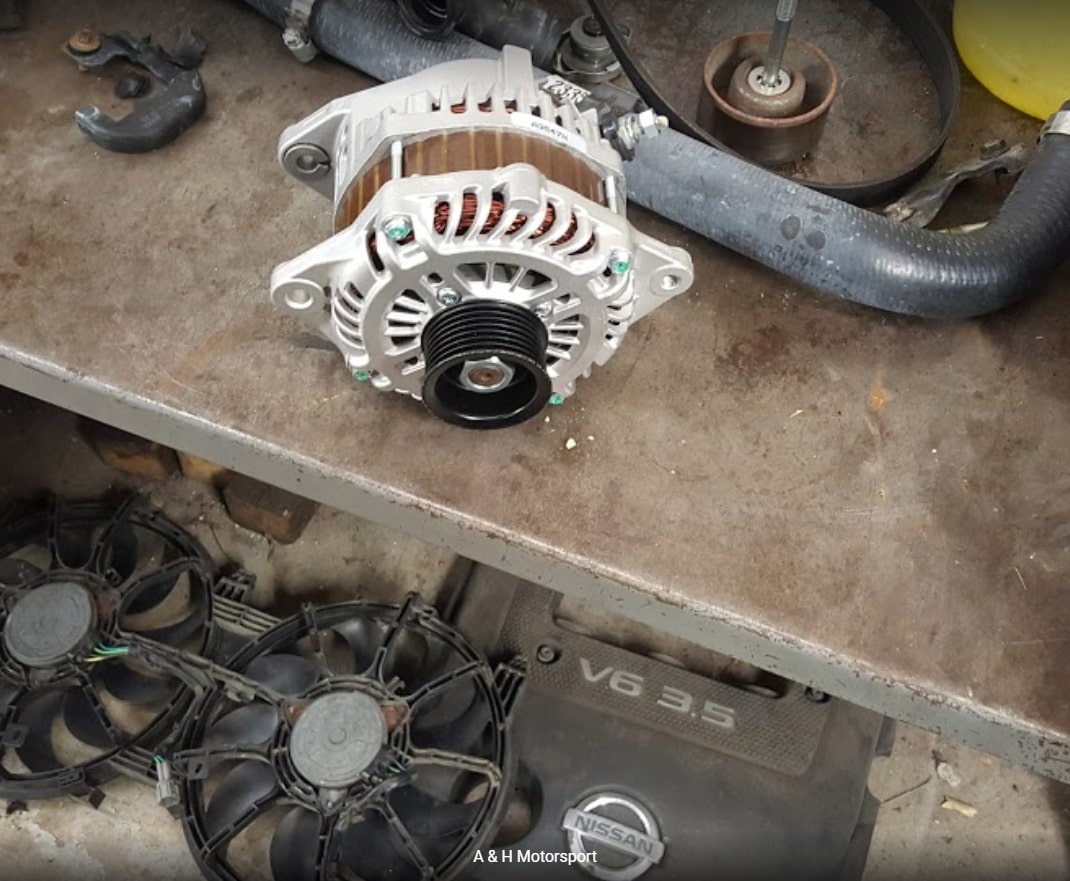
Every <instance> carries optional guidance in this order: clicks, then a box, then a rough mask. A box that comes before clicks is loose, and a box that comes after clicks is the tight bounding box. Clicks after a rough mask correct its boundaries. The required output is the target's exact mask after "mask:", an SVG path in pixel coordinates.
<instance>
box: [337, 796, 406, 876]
mask: <svg viewBox="0 0 1070 881" xmlns="http://www.w3.org/2000/svg"><path fill="white" fill-rule="evenodd" d="M335 841H336V842H337V848H338V859H339V861H340V862H341V863H342V864H343V865H344V866H346V867H348V868H349V869H350V870H351V871H352V872H353V873H354V874H356V875H357V876H358V877H359V878H360V879H361V881H395V879H401V878H409V877H412V876H413V874H414V870H413V868H412V862H411V860H409V859H408V857H406V856H404V855H403V854H402V853H400V852H399V848H400V847H401V843H400V842H398V841H397V835H396V833H394V832H393V831H392V830H391V828H390V825H389V824H388V823H387V821H386V819H385V818H384V817H382V816H381V815H380V814H376V813H372V812H371V811H368V812H367V813H365V815H364V821H363V822H361V823H357V824H356V825H354V826H350V827H348V828H347V829H345V830H344V831H342V832H339V833H337V834H336V835H335ZM417 874H418V873H417Z"/></svg>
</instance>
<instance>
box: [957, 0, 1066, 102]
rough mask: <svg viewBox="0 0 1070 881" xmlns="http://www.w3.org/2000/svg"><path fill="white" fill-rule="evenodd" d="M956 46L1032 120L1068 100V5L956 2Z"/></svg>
mask: <svg viewBox="0 0 1070 881" xmlns="http://www.w3.org/2000/svg"><path fill="white" fill-rule="evenodd" d="M955 44H956V45H957V46H958V50H959V54H960V55H961V56H962V60H963V61H964V62H965V63H966V66H967V67H968V68H969V69H970V73H972V74H973V75H974V76H975V77H977V79H978V80H980V81H981V83H982V84H983V85H984V87H985V88H986V89H988V90H989V91H990V92H992V93H993V94H994V95H995V96H996V97H998V98H1000V99H1002V100H1003V101H1006V102H1007V103H1008V104H1010V105H1011V106H1012V107H1015V108H1017V109H1018V110H1021V111H1023V112H1025V113H1028V114H1029V115H1030V116H1035V117H1037V118H1038V119H1047V118H1048V117H1049V116H1051V114H1053V113H1054V112H1055V111H1056V110H1058V109H1059V107H1061V106H1062V104H1063V102H1064V101H1067V100H1070V0H956V2H955Z"/></svg>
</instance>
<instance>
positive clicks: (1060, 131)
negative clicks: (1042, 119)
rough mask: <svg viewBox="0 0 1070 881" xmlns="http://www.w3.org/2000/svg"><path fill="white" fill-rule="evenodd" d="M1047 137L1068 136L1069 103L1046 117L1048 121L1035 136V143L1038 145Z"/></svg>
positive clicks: (1069, 133)
mask: <svg viewBox="0 0 1070 881" xmlns="http://www.w3.org/2000/svg"><path fill="white" fill-rule="evenodd" d="M1048 135H1070V101H1067V102H1066V103H1065V104H1063V106H1062V107H1060V108H1059V109H1058V110H1056V111H1055V112H1054V113H1053V114H1052V115H1051V116H1049V117H1048V121H1047V122H1046V123H1044V128H1042V129H1041V130H1040V134H1039V135H1037V143H1038V144H1039V143H1040V142H1041V141H1043V140H1044V139H1045V138H1046V137H1047V136H1048Z"/></svg>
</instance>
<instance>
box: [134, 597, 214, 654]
mask: <svg viewBox="0 0 1070 881" xmlns="http://www.w3.org/2000/svg"><path fill="white" fill-rule="evenodd" d="M207 617H208V614H207V611H206V609H205V608H204V607H203V606H198V607H197V608H196V609H194V610H193V611H192V612H191V613H190V615H189V617H187V618H183V619H182V620H181V621H176V622H175V623H174V624H168V625H167V626H166V627H157V628H156V629H155V630H142V631H139V635H140V636H143V637H145V639H152V640H155V641H156V642H162V643H163V644H164V645H170V646H180V645H182V644H183V643H184V642H185V641H186V640H187V639H189V638H190V637H191V636H193V634H194V633H196V632H197V631H198V630H199V629H200V627H201V626H202V625H203V624H204V622H205V620H206V619H207Z"/></svg>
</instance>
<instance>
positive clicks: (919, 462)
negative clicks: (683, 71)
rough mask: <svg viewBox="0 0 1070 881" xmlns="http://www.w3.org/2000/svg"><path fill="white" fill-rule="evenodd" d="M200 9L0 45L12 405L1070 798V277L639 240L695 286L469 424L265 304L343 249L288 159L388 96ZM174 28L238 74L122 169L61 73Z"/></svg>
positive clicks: (249, 20) (241, 16)
mask: <svg viewBox="0 0 1070 881" xmlns="http://www.w3.org/2000/svg"><path fill="white" fill-rule="evenodd" d="M190 7H191V8H189V9H186V5H185V4H170V5H168V6H166V7H165V6H158V5H155V4H149V5H145V4H135V3H129V4H125V5H123V6H122V7H121V8H120V7H116V8H111V7H108V6H107V4H98V5H96V6H94V13H93V16H92V20H91V21H85V20H84V19H85V16H86V15H87V13H86V12H85V11H84V10H83V11H81V12H80V11H79V8H75V7H74V6H73V5H67V4H57V5H56V6H55V7H54V8H48V5H47V4H32V5H31V11H32V17H31V20H30V22H29V24H30V27H29V29H28V30H27V31H24V32H21V33H13V34H5V35H2V36H0V50H2V51H0V106H2V107H3V109H4V119H3V122H2V123H0V186H2V194H3V198H2V201H0V383H3V384H4V385H7V386H10V387H12V388H15V389H19V390H21V391H24V392H26V393H29V394H31V395H35V396H37V397H40V398H43V399H47V400H49V401H52V402H54V403H57V404H59V405H61V406H64V407H67V408H69V409H72V410H75V411H77V412H81V413H85V414H88V415H91V416H93V417H95V418H97V419H100V420H103V421H106V422H110V423H112V424H114V425H117V426H119V427H122V428H125V429H127V430H129V431H132V432H136V433H139V434H142V435H144V436H147V437H150V438H153V439H157V440H160V441H164V442H166V443H168V444H170V445H172V446H175V447H178V448H180V449H184V450H189V451H191V452H194V453H197V454H200V455H202V456H206V457H208V458H210V459H214V460H216V461H218V462H220V463H222V464H224V465H227V466H229V467H232V468H234V469H236V470H238V471H241V472H245V473H248V474H251V475H253V476H255V477H258V478H261V479H263V480H266V481H269V482H271V483H274V484H276V485H279V486H283V487H286V488H288V489H291V490H294V491H296V492H299V493H302V494H304V495H307V496H309V497H311V498H314V499H317V500H319V501H322V502H324V503H327V504H330V505H334V506H336V507H339V508H344V509H347V510H349V511H352V512H356V513H359V514H362V515H365V516H367V517H370V518H373V519H376V520H379V521H382V522H384V523H387V524H390V525H394V526H397V527H400V528H402V529H405V530H408V531H410V532H412V533H415V534H418V535H420V536H422V537H424V538H426V539H427V540H429V541H432V542H436V543H440V544H444V545H449V546H451V547H453V548H455V549H456V550H458V551H459V552H461V553H464V554H466V555H468V556H470V557H472V558H475V559H477V560H480V561H483V562H486V563H489V564H491V565H494V566H497V567H498V568H501V569H504V570H508V571H510V572H513V573H516V574H518V575H521V576H524V577H527V578H529V579H531V580H534V581H537V582H541V583H544V584H548V585H551V586H552V587H554V588H556V589H558V590H560V591H562V592H566V593H572V594H579V595H583V596H585V597H588V598H589V599H591V600H594V601H597V602H600V603H602V604H603V605H604V606H606V607H607V608H610V609H612V610H614V611H618V612H622V613H624V614H626V615H629V616H632V617H634V618H638V619H640V620H643V621H645V622H647V623H650V624H654V625H656V626H658V627H660V628H662V629H664V630H666V631H670V632H673V633H675V634H678V635H681V636H684V637H687V638H689V639H692V640H694V641H696V642H698V643H700V644H703V645H705V646H708V647H711V648H714V649H717V650H719V651H722V652H724V653H726V654H729V655H733V656H736V657H739V658H741V659H744V660H747V661H750V662H752V663H754V664H757V665H758V666H761V667H764V668H766V669H769V670H772V671H774V672H777V673H781V674H784V675H786V676H789V677H792V678H795V679H799V680H803V681H805V682H807V683H810V684H813V685H815V686H817V687H819V688H821V689H824V690H825V691H828V692H830V693H832V694H835V695H840V696H843V697H846V698H850V699H852V700H855V701H857V702H859V703H861V704H864V705H866V706H869V707H873V708H875V709H877V710H880V711H882V712H885V713H888V714H890V715H893V716H896V717H898V718H900V719H905V720H908V721H911V722H915V723H918V724H920V725H923V726H926V727H928V728H932V729H937V730H940V731H942V732H943V733H944V734H945V735H947V736H950V737H956V738H959V739H961V740H963V741H965V742H967V743H970V744H973V745H976V746H979V747H981V748H983V749H986V750H989V751H991V752H994V753H997V754H999V755H1002V756H1004V757H1007V758H1009V759H1011V760H1013V761H1016V762H1021V763H1025V764H1027V765H1030V766H1032V767H1034V768H1036V769H1038V770H1040V771H1043V772H1044V773H1047V774H1050V775H1052V776H1054V777H1058V778H1061V779H1063V780H1070V699H1068V690H1067V688H1066V682H1067V667H1068V661H1070V602H1068V597H1067V592H1068V590H1070V580H1068V577H1067V574H1068V571H1070V468H1068V467H1067V460H1068V454H1067V438H1068V437H1070V318H1068V315H1070V306H1068V305H1067V300H1066V294H1067V293H1068V291H1070V271H1067V269H1066V268H1065V267H1064V270H1063V272H1062V273H1061V274H1060V275H1059V276H1058V277H1057V278H1056V279H1055V280H1054V281H1053V282H1052V283H1051V284H1050V286H1049V288H1048V289H1047V290H1046V291H1043V292H1040V293H1039V294H1038V296H1036V297H1035V298H1034V299H1032V300H1031V301H1029V302H1028V303H1026V304H1025V305H1023V306H1022V307H1020V308H1017V309H1015V310H1013V311H1012V312H1008V313H1006V314H1002V315H998V316H995V317H992V318H990V319H986V320H983V321H975V322H969V323H963V324H934V323H925V322H921V321H914V320H909V319H903V318H896V317H889V316H885V315H882V314H879V313H876V312H873V311H869V310H865V309H862V308H855V307H852V306H848V305H844V304H839V303H836V302H833V301H830V300H829V299H827V298H825V297H823V296H820V295H818V294H815V293H812V292H809V291H807V290H804V289H802V288H800V287H797V286H794V285H792V284H791V283H788V282H786V281H785V280H783V279H781V278H778V277H776V276H774V275H773V274H771V273H769V272H766V271H765V270H763V269H761V268H760V267H757V266H755V265H753V264H750V263H747V262H746V261H744V260H743V259H741V258H739V257H736V256H734V255H732V254H730V253H728V252H726V251H724V250H722V249H719V248H717V247H715V246H713V245H711V244H709V243H707V242H704V241H702V240H700V239H697V238H694V237H691V236H688V235H686V234H684V233H683V232H681V231H680V230H678V229H677V228H675V227H673V226H672V225H670V224H668V223H666V222H664V221H661V220H659V219H657V218H654V217H652V216H649V215H641V214H637V216H638V222H639V225H640V226H641V227H642V228H643V229H644V230H646V231H647V232H649V233H652V234H654V235H656V236H659V237H662V238H664V239H666V240H668V241H670V242H672V243H673V244H679V245H682V246H685V247H687V248H689V249H690V250H691V251H692V253H693V255H694V257H695V262H696V270H697V278H698V281H697V283H696V285H695V288H694V290H693V291H692V292H690V293H689V294H687V295H684V296H682V297H680V298H677V299H676V300H674V301H673V302H672V303H670V304H668V305H666V306H665V307H663V308H662V309H661V310H660V311H658V312H657V313H655V314H654V315H652V316H650V317H649V318H647V319H645V320H643V321H642V322H640V323H639V324H638V326H636V327H635V328H634V330H633V331H632V332H631V333H630V334H629V336H628V337H627V339H626V340H625V342H624V345H623V346H622V348H621V351H620V353H619V354H618V355H617V356H616V357H615V358H614V359H613V360H612V361H611V362H610V363H609V364H608V365H607V366H606V367H605V368H603V369H600V370H598V371H597V372H596V373H595V374H594V375H593V376H592V377H591V378H590V379H588V380H585V381H582V382H581V383H580V385H579V390H578V393H577V394H576V396H575V397H574V398H572V399H570V400H569V401H568V402H567V403H566V404H565V405H564V406H561V407H557V408H552V409H551V410H549V411H547V414H546V418H545V419H544V418H542V417H539V418H538V419H537V420H535V421H533V422H531V423H528V424H525V425H523V426H520V427H518V428H515V429H510V430H506V431H500V432H495V433H471V432H467V431H463V430H460V429H457V428H452V427H450V426H447V425H445V424H443V423H441V422H439V421H437V420H435V419H433V418H432V417H430V416H429V415H427V414H426V413H425V412H423V410H422V408H421V406H420V405H419V404H417V403H415V402H413V401H411V400H408V399H404V398H402V397H400V396H396V395H387V394H381V393H376V392H374V391H373V390H372V389H370V388H366V387H363V386H360V385H359V384H357V383H355V382H353V380H352V379H351V378H350V377H349V375H348V374H347V372H346V370H345V369H344V366H343V364H342V361H341V359H340V358H339V357H338V356H337V355H336V354H335V353H333V352H329V351H325V350H323V349H319V348H314V347H308V346H307V345H304V344H303V343H305V342H306V338H305V337H304V335H303V334H302V331H301V329H300V328H299V327H298V325H297V324H296V323H295V322H294V321H292V320H291V319H289V318H288V317H286V316H283V315H281V314H278V313H277V312H276V311H275V310H274V309H273V308H272V307H271V306H270V305H269V303H268V298H267V277H268V273H269V271H270V269H271V267H272V266H273V264H274V263H276V262H278V261H279V260H281V259H284V258H287V257H289V256H292V255H294V254H297V253H299V252H300V251H302V250H303V249H305V248H306V247H308V246H309V245H311V244H312V243H314V242H316V241H318V240H319V239H321V238H323V237H324V236H325V235H326V234H327V233H328V229H329V226H330V219H329V216H330V209H329V206H328V204H327V202H326V201H325V200H322V199H321V198H320V197H318V196H316V195H315V194H314V193H312V191H310V190H309V189H307V188H305V187H303V186H300V185H299V184H297V183H295V182H294V181H293V180H291V179H290V178H288V177H286V176H285V175H284V174H283V172H282V170H281V169H280V168H279V166H278V165H277V164H276V161H275V155H274V152H275V143H276V139H277V137H278V134H279V132H280V130H281V129H282V127H283V126H284V125H285V124H288V123H290V122H292V121H294V120H296V119H298V118H300V117H301V116H303V115H305V114H307V113H308V112H309V111H311V110H313V109H315V108H316V107H318V106H320V104H321V103H322V102H324V101H325V100H327V99H329V98H331V97H334V96H336V95H338V94H342V93H346V92H349V91H353V90H355V89H357V88H360V87H363V86H365V85H367V80H365V79H363V78H361V77H360V76H358V75H357V74H355V73H353V72H352V71H348V70H346V69H345V68H343V67H341V66H339V65H336V64H334V63H331V62H329V61H326V60H320V61H317V62H315V63H313V64H310V65H307V66H302V65H299V64H297V63H295V62H294V61H293V60H292V59H291V58H290V57H289V56H288V54H287V52H286V50H285V49H284V48H283V46H282V44H281V42H280V41H279V39H278V33H277V31H276V29H275V28H274V27H273V26H271V25H270V24H268V23H267V22H264V21H262V20H260V19H259V18H258V17H257V16H256V15H254V14H252V13H250V12H248V11H247V10H246V9H244V8H242V7H241V6H240V5H239V4H223V3H215V4H208V5H205V6H200V5H195V4H190ZM179 12H181V15H179ZM179 17H180V18H181V19H182V22H183V23H189V24H193V25H195V26H196V27H197V28H198V29H199V30H200V31H202V32H203V33H204V34H205V35H206V36H207V37H208V39H209V42H210V45H211V54H210V56H209V58H208V60H207V61H206V64H205V67H204V76H205V81H206V84H207V89H208V93H209V109H208V112H207V116H206V118H205V119H204V120H202V121H201V122H200V123H198V125H197V126H196V127H195V128H194V129H192V130H191V131H189V132H188V133H186V134H185V135H184V136H183V137H182V138H181V139H180V140H179V141H178V142H177V143H176V144H174V145H173V146H171V147H169V148H167V149H164V150H162V151H159V152H158V153H155V154H150V155H143V156H122V155H116V154H110V153H106V152H104V151H102V150H100V149H97V148H96V147H94V146H93V145H92V144H91V143H89V142H88V141H87V140H86V138H85V137H84V136H83V135H82V134H81V133H80V132H79V131H78V130H77V129H76V127H75V126H74V124H73V122H72V119H71V113H72V111H73V109H74V108H76V107H79V106H81V105H83V104H85V103H88V102H89V101H91V100H92V101H100V102H103V103H105V104H107V103H108V101H109V97H108V96H109V89H110V82H109V81H106V80H100V79H98V77H97V76H96V75H94V74H84V73H80V72H79V71H78V70H77V69H76V67H75V66H74V64H73V63H72V62H71V61H70V60H69V59H66V58H64V57H63V56H62V55H61V54H60V53H59V52H58V51H57V47H58V46H59V45H60V44H61V43H62V42H63V40H64V39H65V38H66V36H67V35H68V34H69V33H70V32H71V31H72V30H74V29H75V28H76V27H77V26H80V25H82V24H91V25H95V26H98V27H103V28H108V27H125V28H127V29H129V30H131V31H133V32H135V33H143V32H148V31H151V32H152V33H153V34H154V35H156V36H157V37H160V38H163V37H166V36H168V33H167V31H168V26H169V25H175V24H177V23H178V21H177V19H178V18H179ZM977 100H981V99H979V98H978V99H977ZM985 100H987V99H985ZM569 439H573V440H574V441H575V442H576V443H575V446H574V448H572V449H569V447H572V444H571V443H569V444H567V445H566V442H567V441H569Z"/></svg>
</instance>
